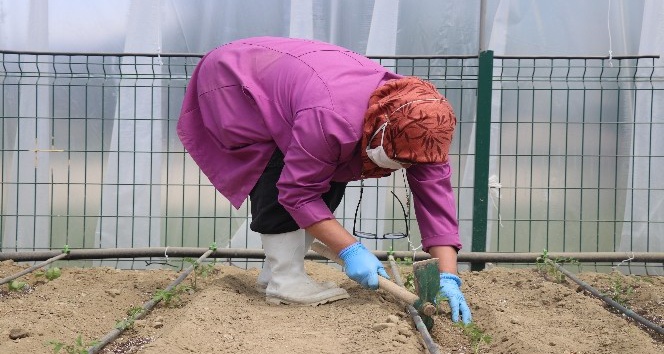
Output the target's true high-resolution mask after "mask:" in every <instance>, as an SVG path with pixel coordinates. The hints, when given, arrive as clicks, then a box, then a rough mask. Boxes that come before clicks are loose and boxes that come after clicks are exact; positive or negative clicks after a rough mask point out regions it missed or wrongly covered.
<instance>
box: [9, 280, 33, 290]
mask: <svg viewBox="0 0 664 354" xmlns="http://www.w3.org/2000/svg"><path fill="white" fill-rule="evenodd" d="M27 286H28V283H26V282H24V281H18V280H12V281H10V282H9V283H7V288H8V289H9V291H21V290H24V289H25V288H26V287H27Z"/></svg>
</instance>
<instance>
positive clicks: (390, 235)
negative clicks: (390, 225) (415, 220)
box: [353, 182, 410, 240]
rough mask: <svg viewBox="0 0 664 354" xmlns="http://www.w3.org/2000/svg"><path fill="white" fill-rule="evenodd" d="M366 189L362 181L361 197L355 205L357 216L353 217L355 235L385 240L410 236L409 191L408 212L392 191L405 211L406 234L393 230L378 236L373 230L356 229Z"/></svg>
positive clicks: (408, 197) (407, 195) (408, 196)
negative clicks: (363, 192) (363, 193)
mask: <svg viewBox="0 0 664 354" xmlns="http://www.w3.org/2000/svg"><path fill="white" fill-rule="evenodd" d="M363 190H364V183H363V182H360V199H359V200H358V201H357V207H355V217H354V218H353V235H355V236H357V237H360V238H369V239H385V240H395V239H400V238H405V237H408V235H409V232H408V216H409V213H408V212H410V195H409V193H408V192H407V193H406V198H407V200H406V205H408V212H406V208H405V207H404V205H403V203H402V202H401V199H399V197H397V195H396V194H394V191H390V193H392V195H393V196H394V198H395V199H396V200H397V202H399V205H401V211H403V221H404V223H405V224H406V233H405V234H404V233H403V232H391V233H387V234H384V235H383V236H378V235H376V234H374V233H371V232H364V231H356V230H355V226H356V224H357V214H358V211H359V210H360V204H361V203H362V191H363Z"/></svg>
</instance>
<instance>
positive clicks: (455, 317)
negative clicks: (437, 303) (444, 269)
mask: <svg viewBox="0 0 664 354" xmlns="http://www.w3.org/2000/svg"><path fill="white" fill-rule="evenodd" d="M460 287H461V279H459V277H458V276H456V275H454V274H452V273H440V293H441V295H444V296H445V297H447V299H448V301H449V303H450V309H451V310H452V321H454V322H459V312H461V318H462V319H463V323H465V324H469V323H470V322H471V321H472V320H473V318H472V316H471V315H470V308H469V307H468V304H467V303H466V298H465V297H464V296H463V294H462V293H461V289H459V288H460Z"/></svg>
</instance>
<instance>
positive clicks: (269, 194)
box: [249, 149, 346, 234]
mask: <svg viewBox="0 0 664 354" xmlns="http://www.w3.org/2000/svg"><path fill="white" fill-rule="evenodd" d="M283 168H284V154H283V153H282V152H281V150H279V149H276V150H275V151H274V153H273V154H272V157H271V158H270V162H269V163H268V164H267V167H266V168H265V171H263V174H262V175H261V177H260V178H259V179H258V182H256V185H255V186H254V188H253V189H252V190H251V192H250V193H249V199H250V201H251V217H252V220H251V224H250V225H249V228H250V229H251V230H252V231H255V232H258V233H261V234H282V233H285V232H292V231H295V230H298V229H300V227H299V226H298V225H297V223H296V222H295V220H293V217H292V216H291V215H290V214H289V213H288V212H287V211H286V209H284V207H283V206H282V205H281V204H279V200H278V195H279V192H278V190H277V181H278V180H279V176H281V170H282V169H283ZM345 190H346V182H332V183H331V184H330V190H329V191H327V192H326V193H325V194H323V201H324V202H325V204H326V205H327V207H328V208H330V211H332V212H334V211H335V210H336V209H337V207H338V206H339V203H341V199H343V197H344V191H345Z"/></svg>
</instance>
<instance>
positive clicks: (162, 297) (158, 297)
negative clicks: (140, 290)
mask: <svg viewBox="0 0 664 354" xmlns="http://www.w3.org/2000/svg"><path fill="white" fill-rule="evenodd" d="M191 289H192V288H191V287H190V286H187V285H178V286H176V287H175V288H173V289H171V290H165V289H164V290H162V289H158V290H157V292H156V293H155V294H154V296H153V297H152V299H153V300H154V301H163V302H164V305H166V306H170V305H171V304H175V303H179V302H180V301H181V300H182V299H181V298H180V294H182V293H183V292H186V291H189V290H191Z"/></svg>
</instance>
